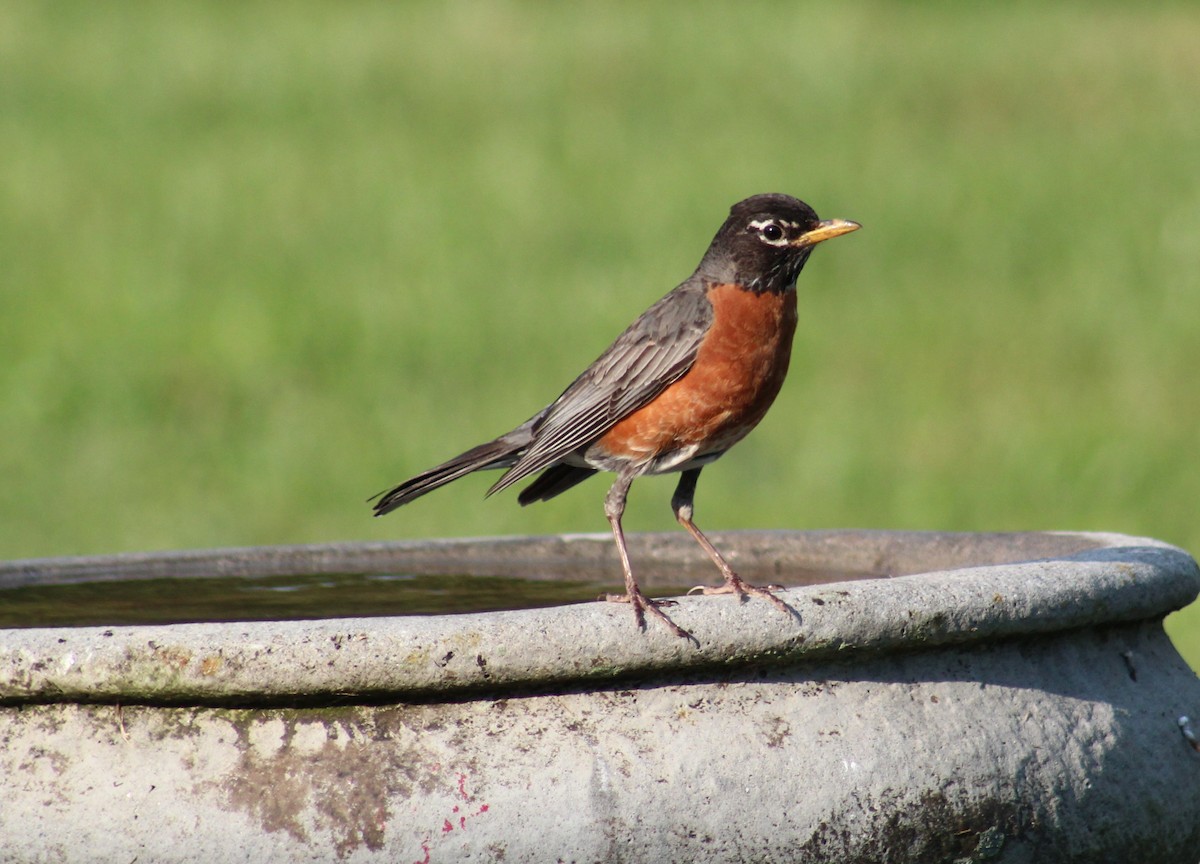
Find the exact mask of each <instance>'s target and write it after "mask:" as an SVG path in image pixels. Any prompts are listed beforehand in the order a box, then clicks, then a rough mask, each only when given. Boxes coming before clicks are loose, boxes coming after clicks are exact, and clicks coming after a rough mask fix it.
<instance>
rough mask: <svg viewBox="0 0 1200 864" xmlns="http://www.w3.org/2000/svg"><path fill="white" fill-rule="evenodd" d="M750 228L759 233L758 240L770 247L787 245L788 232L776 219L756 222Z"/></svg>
mask: <svg viewBox="0 0 1200 864" xmlns="http://www.w3.org/2000/svg"><path fill="white" fill-rule="evenodd" d="M750 228H751V229H752V230H754V231H755V232H757V234H758V239H760V240H762V241H763V242H764V243H766V244H767V245H768V246H786V245H787V231H785V230H784V228H783V226H782V225H780V224H779V223H778V222H776V221H775V220H774V219H762V220H755V221H754V222H751V223H750Z"/></svg>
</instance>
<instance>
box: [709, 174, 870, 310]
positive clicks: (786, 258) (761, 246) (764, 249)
mask: <svg viewBox="0 0 1200 864" xmlns="http://www.w3.org/2000/svg"><path fill="white" fill-rule="evenodd" d="M860 227H862V226H860V225H859V224H858V223H857V222H851V221H849V220H848V219H826V220H824V221H822V220H821V219H820V218H818V217H817V214H816V211H814V210H813V209H812V208H811V207H809V206H808V205H807V204H805V203H804V202H803V201H800V200H799V199H797V198H793V197H791V196H790V195H755V196H753V197H751V198H747V199H745V200H744V201H739V202H738V203H737V204H734V205H733V207H732V208H731V209H730V211H729V218H728V219H726V220H725V224H724V225H722V226H721V229H720V230H719V231H717V236H716V237H714V238H713V241H712V244H711V245H710V246H709V247H708V252H707V253H705V255H704V260H702V261H701V262H700V269H699V272H700V273H701V274H703V275H705V276H707V277H709V278H711V279H715V280H718V281H722V282H736V283H738V284H741V285H745V286H746V287H747V288H750V289H751V290H753V291H787V290H789V289H791V288H792V287H793V286H794V285H795V284H796V277H797V276H799V275H800V271H801V270H802V269H803V268H804V262H806V261H807V260H808V256H809V255H810V254H812V250H813V248H814V247H815V246H816V245H817V244H818V243H820V242H822V241H824V240H829V239H830V238H832V237H839V236H841V235H842V234H848V233H850V232H851V231H856V230H858V229H859V228H860Z"/></svg>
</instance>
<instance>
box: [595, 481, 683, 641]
mask: <svg viewBox="0 0 1200 864" xmlns="http://www.w3.org/2000/svg"><path fill="white" fill-rule="evenodd" d="M633 477H634V475H633V474H632V473H628V474H626V473H624V472H620V473H618V474H617V480H616V482H615V483H613V485H612V488H611V489H609V490H608V494H607V495H605V496H604V515H605V516H606V517H608V524H609V525H611V526H612V532H613V539H614V540H616V541H617V554H618V555H620V556H621V569H622V570H623V571H624V572H625V593H624V594H604V595H602V596H601V598H600V599H601V600H607V601H609V602H610V603H628V604H630V605H631V606H632V607H633V614H634V618H635V619H636V620H637V626H638V627H639V628H640V629H642V630H645V629H646V612H647V611H648V612H650V614H651V615H653V616H655V617H656V618H658V619H660V620H661V621H662V622H663V623H664V624H666V625H667V627H669V628H670V630H671V632H672V633H674V634H675V635H676V636H679V637H681V638H683V639H693V641H694V637H693V636H692V634H691V633H689V632H687V631H686V630H684V629H683V628H682V627H680V626H679V625H678V624H676V623H675V622H674V621H672V620H671V619H670V618H668V617H667V615H666V613H665V612H663V611H662V609H661V608H660V607H662V606H674V605H676V604H675V601H674V600H653V599H651V598H649V597H647V596H646V595H645V594H643V593H642V589H641V588H639V587H638V584H637V580H636V579H634V578H633V567H631V566H630V564H629V549H628V547H627V546H626V545H625V532H624V530H622V528H621V516H622V515H623V514H624V512H625V498H626V496H628V494H629V487H630V486H631V485H633Z"/></svg>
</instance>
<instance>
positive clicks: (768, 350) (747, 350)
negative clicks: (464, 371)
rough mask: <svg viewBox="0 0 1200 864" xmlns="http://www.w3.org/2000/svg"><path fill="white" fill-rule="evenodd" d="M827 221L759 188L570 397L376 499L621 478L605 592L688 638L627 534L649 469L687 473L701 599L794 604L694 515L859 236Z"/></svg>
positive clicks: (552, 490) (542, 495)
mask: <svg viewBox="0 0 1200 864" xmlns="http://www.w3.org/2000/svg"><path fill="white" fill-rule="evenodd" d="M859 227H860V226H859V225H858V223H856V222H850V221H847V220H844V219H828V220H825V221H822V220H820V219H818V218H817V214H816V213H815V212H814V211H813V209H812V208H811V207H809V206H808V205H807V204H805V203H804V202H803V201H798V200H797V199H795V198H792V197H790V196H788V195H755V196H754V197H752V198H747V199H746V200H744V201H740V202H738V203H737V204H735V205H733V207H732V208H731V210H730V212H729V218H728V219H726V220H725V224H723V225H722V226H721V228H720V230H719V231H717V235H716V237H714V238H713V241H712V244H711V245H710V246H709V247H708V251H707V252H706V253H705V254H704V257H703V258H702V259H701V260H700V266H699V267H697V268H696V272H695V273H693V274H692V275H691V276H690V277H688V279H687V280H686V281H685V282H683V283H682V284H681V285H679V286H678V287H677V288H675V289H674V290H672V291H671V292H670V293H669V294H667V295H666V296H665V297H663V298H662V299H661V300H659V301H658V302H657V303H655V304H654V305H653V306H651V307H650V308H649V309H647V310H646V312H644V313H643V314H642V316H641V317H640V318H638V319H637V320H636V321H634V322H633V323H632V324H631V325H629V327H628V328H627V329H626V330H625V332H624V333H622V334H621V335H620V336H618V337H617V339H616V341H615V342H613V343H612V345H610V346H609V347H608V349H607V350H605V352H604V353H603V354H601V355H600V357H599V358H598V359H597V360H596V362H594V363H593V364H592V365H591V366H589V367H588V368H587V369H585V370H584V371H583V374H582V375H580V376H579V377H578V378H576V379H575V380H574V381H573V382H572V383H571V385H570V386H569V387H567V389H566V390H564V391H563V393H562V395H561V396H559V397H558V398H557V399H555V400H554V402H552V403H551V404H550V405H548V406H547V407H545V408H543V409H542V410H541V411H539V412H537V413H536V414H534V415H533V416H532V417H530V418H529V419H528V420H526V421H525V422H524V423H522V424H521V425H520V426H518V427H517V428H516V429H513V430H512V431H511V432H506V433H505V434H503V435H501V436H500V437H499V438H496V439H495V440H494V441H489V442H487V443H486V444H480V445H479V446H478V447H474V448H472V449H470V450H468V451H467V452H465V453H463V454H461V455H459V456H455V457H454V458H453V459H451V460H449V461H448V462H443V463H442V464H441V465H438V466H437V467H436V468H431V469H429V470H428V471H425V472H424V473H421V474H418V475H417V476H416V477H413V478H412V479H411V480H407V481H405V482H404V483H401V484H400V485H399V486H396V487H395V488H394V489H391V490H390V491H388V492H384V493H381V494H379V495H377V496H375V498H373V499H372V500H376V499H378V500H377V501H376V503H375V515H376V516H382V515H383V514H384V513H388V512H390V511H392V510H395V509H396V508H397V507H399V506H400V505H402V504H407V503H408V502H409V501H412V500H413V499H415V498H419V497H420V496H422V495H424V494H425V493H426V492H430V491H432V490H434V489H437V488H438V487H439V486H443V485H445V484H446V483H449V482H450V481H452V480H457V479H458V478H459V477H462V476H464V475H466V474H470V473H471V472H473V471H479V470H482V469H486V468H506V469H508V470H507V471H506V472H505V473H504V475H503V476H502V477H501V478H500V479H499V480H498V481H496V483H494V484H493V485H492V487H491V489H489V490H488V493H487V494H488V495H491V494H492V493H493V492H499V491H500V490H502V489H507V488H508V487H509V486H512V485H513V484H514V483H517V482H518V481H520V480H524V479H525V478H527V477H529V476H531V475H533V474H535V473H537V472H539V471H540V472H541V474H540V476H538V477H537V479H536V480H534V481H533V482H532V483H531V484H529V486H527V487H526V488H525V489H523V490H522V491H521V493H520V495H518V496H517V500H518V501H519V502H520V503H521V504H522V505H524V504H529V503H531V502H534V501H547V500H549V499H551V498H553V497H554V496H555V495H558V494H559V493H561V492H565V491H566V490H567V489H570V488H571V487H572V486H574V485H575V484H577V483H580V482H582V481H584V480H586V479H588V478H589V477H591V476H592V475H593V474H595V473H596V472H597V471H611V472H613V473H615V474H616V475H617V479H616V482H614V483H613V485H612V487H611V488H610V489H609V490H608V494H607V495H606V496H605V498H604V514H605V516H607V517H608V521H609V524H610V525H611V526H612V532H613V537H614V539H615V540H616V544H617V552H618V553H619V554H620V558H621V567H622V569H623V570H624V573H625V593H624V594H620V595H611V594H610V595H605V596H604V597H602V598H601V599H604V600H610V601H616V602H622V603H629V604H631V605H632V606H633V610H634V615H635V617H636V620H637V624H638V627H639V628H643V629H644V628H645V613H646V612H647V611H648V612H650V613H651V614H652V615H654V616H655V617H657V618H659V619H661V620H662V621H663V622H664V623H665V624H666V625H667V626H668V627H669V628H670V629H671V631H672V632H673V633H675V634H676V635H677V636H682V637H685V638H691V637H690V634H689V633H687V632H686V631H685V630H683V628H681V627H679V626H678V625H676V624H675V622H674V621H672V620H671V619H670V618H669V617H667V615H666V613H665V612H663V611H662V608H661V607H663V606H669V605H673V601H668V600H652V599H650V598H649V597H647V596H646V595H645V594H643V593H642V590H641V588H639V587H638V584H637V580H636V579H634V576H633V569H632V567H631V566H630V563H629V551H628V549H627V547H626V544H625V534H624V531H623V530H622V528H621V515H622V513H623V512H624V510H625V498H626V495H628V493H629V487H630V486H631V485H632V483H633V481H634V479H635V478H637V477H640V476H642V475H643V474H665V473H670V472H675V471H679V472H682V474H681V476H680V478H679V485H678V486H677V487H676V489H675V494H674V495H672V496H671V508H672V509H673V510H674V511H675V518H676V520H678V522H679V524H680V525H682V526H683V527H684V528H685V529H687V531H688V533H689V534H691V535H692V536H693V537H694V538H695V539H696V542H698V543H699V544H700V546H701V547H702V548H703V549H704V551H705V552H706V553H707V554H708V557H709V558H711V559H712V560H713V563H715V564H716V565H717V567H718V568H720V571H721V575H722V576H723V577H724V579H725V581H724V583H723V584H722V585H720V586H719V587H702V588H699V589H693V590H699V591H701V592H702V593H704V594H736V595H738V596H739V597H740V598H742V599H743V600H744V599H745V598H746V596H747V595H752V596H755V597H760V598H762V599H764V600H768V601H770V602H772V603H773V604H775V605H776V606H777V607H779V608H781V609H782V610H783V611H785V612H790V611H791V610H790V609H789V608H788V607H787V605H786V604H784V602H783V601H782V600H780V599H779V598H778V597H776V596H775V595H774V594H773V593H771V590H769V588H760V587H757V586H754V585H748V584H746V583H745V582H743V581H742V580H741V579H740V578H739V577H738V575H737V574H736V573H735V572H734V571H733V568H731V567H730V566H729V564H728V563H727V562H726V561H725V559H724V558H723V557H722V556H721V553H720V552H718V551H717V549H716V547H714V546H713V544H712V543H711V542H710V541H709V539H708V538H707V537H705V536H704V534H703V533H701V531H700V529H699V528H697V527H696V523H695V522H694V521H692V513H693V508H692V501H693V498H694V496H695V492H696V481H697V479H698V478H699V477H700V471H701V469H702V468H703V467H704V466H705V465H707V464H708V463H710V462H712V461H714V460H715V459H718V458H719V457H720V456H722V455H723V454H724V453H725V451H726V450H728V449H729V448H730V447H732V446H733V445H734V444H736V443H737V442H738V441H740V440H742V438H744V437H745V436H746V434H747V433H749V432H750V430H751V429H753V428H754V427H755V426H756V425H758V422H759V421H760V420H762V418H763V415H764V414H766V413H767V409H768V408H770V407H771V403H772V402H774V401H775V396H776V395H777V394H778V393H779V388H780V386H781V385H782V384H783V379H784V376H786V375H787V370H788V360H789V358H790V356H791V350H792V336H793V334H794V333H795V331H796V277H797V276H798V275H799V274H800V270H801V269H802V268H803V267H804V264H805V262H806V261H808V256H809V255H810V254H811V253H812V250H813V248H814V247H815V246H816V245H817V244H818V243H820V242H822V241H823V240H828V239H830V238H831V237H838V236H840V235H842V234H846V233H849V232H850V231H855V230H857V229H858V228H859Z"/></svg>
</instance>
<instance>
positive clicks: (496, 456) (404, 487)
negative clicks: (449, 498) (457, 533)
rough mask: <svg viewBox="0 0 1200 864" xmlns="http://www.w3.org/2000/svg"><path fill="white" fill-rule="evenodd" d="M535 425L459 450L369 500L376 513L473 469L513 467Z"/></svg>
mask: <svg viewBox="0 0 1200 864" xmlns="http://www.w3.org/2000/svg"><path fill="white" fill-rule="evenodd" d="M532 425H533V424H532V421H530V422H527V423H523V424H521V425H520V426H518V427H517V428H516V429H514V430H513V431H511V432H509V433H507V434H505V435H501V436H500V437H499V438H497V439H496V440H494V441H489V442H487V443H486V444H480V445H479V446H478V447H472V448H471V449H470V450H468V451H467V452H466V453H460V454H459V455H458V456H455V457H454V458H453V459H450V460H448V461H446V462H443V463H442V464H441V465H438V466H436V467H433V468H430V469H429V470H428V471H423V472H422V473H420V474H418V475H417V476H416V477H413V478H411V479H409V480H405V481H404V482H403V483H401V484H400V485H399V486H396V487H394V488H392V489H389V490H388V491H386V492H380V493H379V494H378V495H375V496H373V497H371V498H370V499H368V500H370V501H374V502H375V504H374V510H375V515H376V516H382V515H383V514H384V513H390V512H391V511H393V510H395V509H396V508H397V507H400V506H401V505H403V504H407V503H408V502H409V501H412V500H414V499H416V498H420V497H421V496H422V495H424V494H425V493H426V492H432V491H433V490H434V489H437V488H439V487H441V486H445V485H446V484H447V483H450V482H452V481H454V480H457V479H458V478H459V477H465V476H466V475H468V474H470V473H472V472H474V471H484V470H487V469H489V468H510V467H512V465H513V464H514V463H515V462H516V461H517V459H518V458H520V456H521V453H522V452H524V450H525V448H526V447H528V446H529V443H530V442H531V441H532V440H533V432H532Z"/></svg>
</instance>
